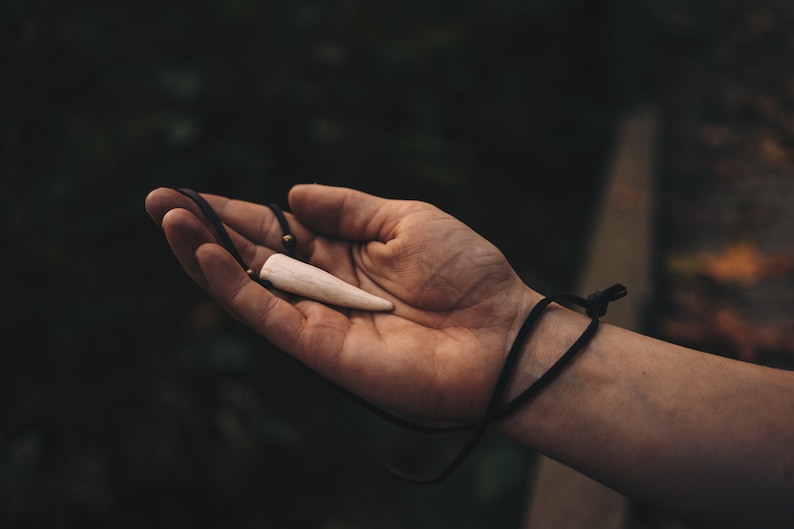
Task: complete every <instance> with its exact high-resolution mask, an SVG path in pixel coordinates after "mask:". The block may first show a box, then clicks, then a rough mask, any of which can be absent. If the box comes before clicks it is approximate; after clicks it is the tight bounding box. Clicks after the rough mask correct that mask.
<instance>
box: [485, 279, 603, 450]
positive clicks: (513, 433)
mask: <svg viewBox="0 0 794 529" xmlns="http://www.w3.org/2000/svg"><path fill="white" fill-rule="evenodd" d="M542 299H543V298H542V297H541V296H540V295H537V300H536V301H535V302H534V303H533V304H532V305H531V307H530V310H531V308H532V307H534V306H535V305H536V304H537V303H538V302H540V301H541V300H542ZM589 323H590V318H589V317H587V316H585V315H583V314H579V313H578V312H575V311H573V310H570V309H567V308H565V307H563V306H561V305H559V304H557V303H551V304H549V305H548V306H547V307H546V308H545V309H543V312H542V313H541V315H540V317H539V318H538V320H537V321H536V323H535V324H534V325H533V327H532V329H531V331H530V333H529V334H528V335H527V337H526V339H525V340H524V343H523V344H522V345H521V356H520V360H519V361H518V364H517V366H516V368H515V371H514V375H513V377H512V379H511V381H510V384H509V386H508V389H507V393H506V395H505V398H504V401H503V404H504V403H507V402H510V401H512V400H513V399H515V398H516V397H518V396H519V395H520V394H521V393H522V392H524V390H526V389H527V388H529V387H530V386H532V385H533V384H535V383H536V381H537V380H538V379H539V378H540V377H541V376H543V375H544V374H545V373H547V372H548V371H549V369H550V368H552V366H553V365H554V364H555V363H556V362H557V361H558V360H559V359H560V357H561V356H563V354H565V352H566V351H567V350H568V349H569V348H570V347H571V346H572V344H574V342H576V341H577V339H578V338H579V337H580V336H581V335H582V332H583V331H584V330H585V329H586V328H587V326H588V324H589ZM587 348H588V345H587V344H585V346H584V350H582V351H580V354H586V349H587ZM576 360H577V359H576V358H575V357H574V358H573V359H572V360H571V363H575V362H576ZM570 367H571V366H570V365H568V366H566V367H565V368H563V371H562V372H560V373H559V374H558V376H557V377H554V378H553V379H552V380H551V381H550V382H549V383H548V386H545V387H543V388H542V389H541V390H540V392H539V393H538V394H536V395H535V396H533V397H532V398H530V399H529V400H528V401H527V402H526V403H524V404H523V405H521V406H520V407H519V408H517V409H516V410H515V411H514V413H511V414H510V415H508V416H506V417H505V418H504V419H502V420H500V421H498V422H497V424H495V425H494V426H495V427H496V428H498V429H499V430H500V431H501V432H503V433H505V434H507V435H508V436H510V437H517V438H520V439H521V440H522V442H528V441H530V439H528V432H529V434H530V435H531V434H534V433H542V432H544V431H549V429H550V428H552V425H553V421H555V420H557V421H558V420H559V417H561V416H562V415H563V414H561V413H559V412H560V411H561V407H562V406H564V405H565V404H564V395H565V391H566V390H565V389H563V388H565V387H567V386H568V385H567V384H566V383H565V382H564V381H561V380H559V379H561V378H565V377H566V375H567V373H566V371H568V369H569V368H570ZM526 425H531V426H530V427H529V428H527V427H526ZM530 444H534V443H531V441H530Z"/></svg>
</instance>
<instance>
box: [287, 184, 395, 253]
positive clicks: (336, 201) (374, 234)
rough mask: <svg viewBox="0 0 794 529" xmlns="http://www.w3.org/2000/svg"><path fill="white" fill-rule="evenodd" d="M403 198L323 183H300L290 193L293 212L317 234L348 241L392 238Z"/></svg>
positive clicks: (383, 240)
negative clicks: (377, 194)
mask: <svg viewBox="0 0 794 529" xmlns="http://www.w3.org/2000/svg"><path fill="white" fill-rule="evenodd" d="M404 204H405V202H404V201H399V200H387V199H385V198H380V197H376V196H374V195H369V194H367V193H363V192H361V191H356V190H354V189H349V188H344V187H331V186H325V185H320V184H301V185H297V186H295V187H293V188H292V189H291V190H290V193H289V205H290V209H291V210H292V212H293V214H295V216H296V217H298V218H299V219H300V221H301V222H303V223H304V224H306V226H308V227H309V228H311V229H312V230H314V231H315V232H317V233H320V234H322V235H325V236H328V237H334V238H339V239H345V240H348V241H375V240H377V241H382V242H385V241H387V240H389V239H391V238H393V233H392V232H393V230H394V228H395V227H396V225H397V223H398V222H399V220H400V217H401V214H400V213H401V211H402V209H403V208H402V207H403V205H404Z"/></svg>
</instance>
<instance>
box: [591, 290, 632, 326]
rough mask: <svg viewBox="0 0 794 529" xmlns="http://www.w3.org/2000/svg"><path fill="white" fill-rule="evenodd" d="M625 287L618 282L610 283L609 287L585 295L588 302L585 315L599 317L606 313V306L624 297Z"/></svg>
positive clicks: (626, 291) (625, 293) (626, 292)
mask: <svg viewBox="0 0 794 529" xmlns="http://www.w3.org/2000/svg"><path fill="white" fill-rule="evenodd" d="M628 293H629V292H628V290H626V287H624V286H623V285H621V284H620V283H618V284H616V285H612V286H611V287H609V288H607V289H604V290H599V291H597V292H593V293H592V294H590V295H589V296H587V301H588V302H589V303H590V308H588V309H587V311H586V312H587V315H588V316H590V317H591V318H600V317H601V316H603V315H604V314H606V313H607V306H608V305H609V304H610V303H612V302H613V301H616V300H618V299H620V298H623V297H626V295H627V294H628Z"/></svg>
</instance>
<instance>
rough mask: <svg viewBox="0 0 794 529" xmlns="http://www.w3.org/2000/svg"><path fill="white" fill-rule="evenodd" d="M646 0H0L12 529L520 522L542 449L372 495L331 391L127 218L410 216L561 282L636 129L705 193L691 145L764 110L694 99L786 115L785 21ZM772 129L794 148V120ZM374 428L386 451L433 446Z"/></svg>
mask: <svg viewBox="0 0 794 529" xmlns="http://www.w3.org/2000/svg"><path fill="white" fill-rule="evenodd" d="M663 4H664V7H661V4H660V3H658V2H650V1H643V0H639V1H638V0H633V1H628V0H558V1H551V0H500V1H496V2H485V1H472V2H448V1H442V0H424V1H422V2H418V1H402V2H381V1H376V2H363V1H359V0H326V1H323V2H320V1H309V0H289V1H287V0H263V1H251V0H229V1H224V2H221V1H216V2H211V1H204V0H198V1H196V0H194V1H191V2H186V1H177V0H161V1H151V0H139V1H137V2H123V1H119V0H103V1H101V2H100V1H92V0H72V1H69V2H65V1H54V0H53V1H46V0H40V1H36V0H30V1H22V0H4V1H3V2H2V4H1V5H0V96H2V97H0V175H2V190H3V191H2V194H1V195H0V197H1V198H0V200H2V209H1V210H0V211H1V212H2V218H3V220H2V230H3V231H2V233H3V247H4V250H3V259H2V272H3V275H2V277H3V289H2V290H3V296H2V298H3V303H4V306H5V309H4V310H3V317H2V335H0V343H1V344H2V346H1V349H0V525H1V526H3V527H48V528H49V527H52V528H60V527H92V526H98V527H120V528H121V527H140V526H143V525H145V526H147V527H171V528H178V527H219V528H220V527H234V528H238V527H239V528H243V527H279V528H289V527H301V528H309V527H311V528H324V529H332V528H333V529H342V528H360V527H380V528H384V529H385V528H391V527H394V528H398V527H416V528H425V527H427V528H430V527H434V528H441V527H456V528H469V527H471V528H473V527H517V525H518V523H519V520H520V518H521V514H522V509H523V501H524V496H525V491H526V481H527V476H528V473H529V469H530V468H531V465H532V462H533V459H534V456H533V454H532V453H531V452H529V451H527V450H524V449H521V448H519V447H516V446H514V445H512V444H509V443H507V442H505V441H501V440H499V439H496V438H492V439H489V440H488V441H487V442H486V443H485V445H484V446H483V447H482V448H481V449H480V450H479V451H478V452H477V453H476V454H475V456H474V457H473V458H472V460H471V461H470V462H469V463H467V464H466V465H465V466H464V468H463V469H462V470H461V471H460V472H459V473H458V474H457V475H456V476H454V477H453V478H452V479H450V480H449V481H448V482H446V483H444V484H442V485H439V486H434V487H415V486H411V485H406V484H403V483H401V482H399V481H397V480H395V479H394V478H392V477H390V476H388V475H385V474H383V473H382V472H381V471H380V470H379V469H377V468H376V467H375V466H374V465H373V464H372V463H371V462H370V461H369V460H368V459H367V457H366V456H365V455H364V454H363V453H361V452H360V451H359V450H358V448H357V447H356V445H355V443H354V442H353V441H352V440H351V438H350V436H349V435H348V434H347V432H346V431H345V429H344V426H343V422H342V421H341V420H339V418H338V417H337V415H336V413H335V411H334V406H333V399H329V397H330V396H331V394H330V392H329V390H328V389H327V388H325V387H324V386H323V384H322V383H320V382H318V381H317V380H315V379H314V378H312V377H310V376H308V375H307V374H306V373H304V372H303V371H302V370H300V369H298V368H296V366H294V365H293V364H292V363H291V362H289V361H287V360H286V359H284V358H283V357H282V355H281V353H279V352H278V351H276V350H274V349H273V348H272V347H271V346H270V345H269V344H267V343H265V342H264V341H263V340H261V339H259V338H258V337H256V336H253V335H252V333H250V332H249V331H248V330H247V329H245V328H243V327H241V326H240V325H239V324H237V323H236V322H234V321H232V320H231V319H230V318H228V317H227V316H226V315H225V314H224V313H222V312H221V311H220V310H219V309H218V308H217V307H216V306H215V305H214V303H213V302H211V301H210V300H209V299H208V298H207V297H206V296H205V295H204V294H203V293H202V292H200V291H199V290H198V289H197V288H196V287H195V286H194V285H193V284H192V283H191V282H190V281H189V280H188V279H187V278H186V277H185V276H184V275H183V274H182V272H181V270H180V269H179V267H178V265H177V263H176V261H175V260H174V259H173V258H172V256H171V254H170V250H169V249H168V247H167V245H166V243H165V241H164V239H163V237H162V236H161V234H160V232H159V229H158V228H157V227H156V226H155V225H154V224H152V223H151V222H150V220H149V219H148V217H147V216H146V215H145V212H144V209H143V199H144V197H145V196H146V194H147V192H148V191H149V190H151V189H153V188H155V187H158V186H185V187H190V188H193V189H196V190H200V191H207V192H213V193H217V194H223V195H227V196H233V197H236V198H242V199H246V200H251V201H273V202H280V203H282V204H284V203H285V198H286V193H287V190H288V189H289V188H290V187H291V186H292V185H294V184H295V183H299V182H322V183H327V184H336V185H346V186H353V187H357V188H360V189H363V190H365V191H368V192H372V193H376V194H381V195H385V196H389V197H395V198H418V199H422V200H427V201H430V202H434V203H435V204H437V205H439V206H440V207H442V208H444V209H446V210H447V211H449V212H451V213H452V214H454V215H456V216H457V217H459V218H461V219H462V220H464V221H465V222H467V223H468V224H470V225H471V226H472V227H474V228H475V229H477V230H478V231H479V232H480V233H482V234H483V235H485V236H486V237H487V238H489V239H490V240H492V241H493V242H494V243H495V244H497V246H499V247H500V248H502V249H503V251H504V252H505V254H506V255H507V256H508V258H509V259H510V260H511V262H513V263H514V265H515V267H516V269H517V270H518V271H519V272H520V273H521V275H522V277H524V279H525V280H526V281H527V282H528V283H530V284H531V285H532V286H533V287H535V288H537V289H539V290H541V291H544V292H551V291H560V290H568V289H570V288H571V285H572V282H573V280H574V278H575V276H576V274H577V272H578V263H579V261H580V258H581V254H582V251H583V244H584V239H585V237H586V235H587V230H586V226H587V224H588V222H589V220H590V216H591V215H592V208H593V197H594V196H595V194H596V192H597V190H598V189H599V185H600V180H601V177H602V175H603V173H604V170H605V164H606V162H607V160H608V157H609V153H610V149H611V148H612V140H613V137H614V131H615V127H616V123H617V122H618V119H619V117H620V116H621V115H622V113H623V112H624V111H626V110H627V109H630V108H633V107H634V106H635V105H637V104H644V103H648V102H652V103H653V104H654V105H657V106H658V108H660V109H662V110H663V115H664V116H665V118H664V119H665V123H666V125H667V127H666V129H665V130H666V131H667V132H666V136H665V139H664V143H665V146H666V147H667V148H668V149H673V148H676V149H677V150H676V152H677V153H679V154H678V158H671V160H672V161H670V162H668V163H666V164H665V165H664V166H663V167H662V168H661V169H662V171H663V176H665V177H666V178H667V180H665V181H670V182H674V183H675V185H677V186H678V187H675V186H673V189H674V190H675V189H685V190H687V193H697V192H698V190H700V191H702V190H703V189H704V188H703V186H702V185H700V184H697V185H695V187H694V188H693V187H692V186H691V185H690V180H688V179H690V178H692V177H693V176H692V175H698V174H706V173H708V169H707V168H705V169H704V166H702V165H701V166H699V165H697V163H694V162H693V160H698V159H699V158H698V156H699V154H700V152H699V151H697V150H696V149H694V148H692V149H690V150H687V149H686V148H684V146H685V141H684V139H685V138H686V135H685V134H684V133H682V132H680V130H682V129H681V128H680V127H679V124H680V123H682V122H686V123H688V122H687V119H689V120H690V121H691V120H692V119H695V120H696V119H700V117H702V115H703V114H704V113H705V114H708V113H709V112H711V113H712V114H709V115H710V116H712V117H713V116H714V115H717V116H722V115H726V114H727V115H729V116H733V117H735V118H736V119H740V120H744V121H743V122H747V121H748V120H752V119H753V117H754V116H756V114H753V113H752V110H747V107H746V106H742V104H741V101H740V102H738V103H737V101H736V99H735V98H734V99H730V98H728V99H724V100H723V99H719V98H717V99H714V98H711V97H709V92H708V90H706V92H704V91H703V87H704V86H705V87H707V88H708V87H712V88H713V87H723V86H733V87H736V86H739V87H743V88H747V87H748V86H749V87H751V88H752V87H756V85H754V84H752V83H754V82H757V83H758V84H757V86H758V87H761V86H763V87H764V88H763V89H764V90H767V91H768V92H769V97H770V98H771V99H772V100H773V101H774V100H775V97H776V96H779V95H781V94H783V95H785V96H786V97H787V98H788V99H787V101H789V102H790V101H791V99H792V94H794V82H792V78H791V75H790V74H788V73H787V69H788V68H789V67H790V64H791V63H790V62H787V61H786V59H785V58H786V57H791V55H790V52H791V51H792V48H791V43H790V41H789V40H787V39H786V38H783V37H785V36H786V35H787V34H788V32H787V31H784V30H783V29H782V28H783V27H785V26H783V25H782V23H781V20H782V21H785V20H789V21H791V20H792V17H791V9H790V8H786V7H785V3H781V2H773V1H765V2H760V3H754V4H753V5H754V6H755V7H752V9H751V8H750V7H747V3H745V2H731V1H720V2H702V1H686V2H685V1H678V0H675V1H672V2H664V3H663ZM759 6H760V7H759ZM761 7H765V8H766V9H768V11H767V12H765V13H766V17H765V18H764V17H763V16H761V18H758V24H760V25H761V26H763V24H772V26H773V27H772V29H771V30H769V31H767V32H764V28H763V27H761V29H759V30H758V31H760V33H753V31H754V30H753V29H752V28H753V27H756V26H757V25H758V24H756V26H748V25H747V24H748V21H752V20H755V19H753V18H752V16H756V17H758V16H760V15H757V13H756V11H758V10H759V9H760V8H761ZM751 10H752V11H753V13H756V14H755V15H753V13H750V12H749V11H751ZM781 13H782V14H781ZM786 17H788V18H786ZM788 27H789V28H790V27H791V25H789V26H788ZM737 34H738V36H737ZM781 36H782V37H781ZM753 45H755V46H756V47H755V48H753V47H752V46H753ZM786 53H789V54H788V55H786ZM759 57H760V58H759ZM764 61H767V62H764ZM786 65H788V66H786ZM714 90H716V89H714ZM759 90H761V89H760V88H759ZM753 108H755V107H753ZM693 109H694V110H693ZM785 110H786V111H789V110H791V106H786V107H785ZM748 112H750V113H749V114H748ZM693 115H694V116H695V118H692V116H693ZM785 115H786V116H790V114H785ZM765 116H766V115H765ZM762 118H763V119H766V122H767V123H768V122H774V124H775V127H776V128H772V129H771V130H773V132H775V131H776V132H775V133H776V134H777V136H775V138H778V139H779V141H778V142H777V144H776V145H777V146H778V147H780V149H782V150H783V151H784V154H785V152H788V150H790V149H791V147H792V128H793V126H792V123H794V121H791V122H789V121H786V120H784V119H783V118H782V117H781V113H780V112H779V111H776V110H774V109H773V110H771V111H770V113H769V115H768V116H766V117H765V118H764V117H763V116H762ZM762 118H758V119H761V120H762ZM786 119H788V118H786ZM776 120H777V121H776ZM778 121H780V123H778ZM685 130H691V129H686V128H685ZM677 131H678V132H677ZM709 138H712V139H713V137H709ZM709 138H706V140H708V139H709ZM780 138H782V139H780ZM706 140H704V141H706ZM724 145H725V144H724V143H723V144H720V145H719V147H721V148H724ZM688 146H689V144H686V147H688ZM773 147H774V145H773ZM770 152H772V154H773V155H774V153H776V152H779V151H775V150H774V149H773V150H772V151H770ZM775 159H776V160H777V161H778V162H780V163H783V162H785V161H786V160H788V158H785V156H784V158H783V159H781V158H780V157H778V158H775ZM781 160H783V161H782V162H781ZM773 161H774V160H773ZM786 163H788V162H786ZM786 167H787V166H786ZM695 178H697V177H695ZM692 189H694V191H692ZM329 402H330V403H329ZM362 420H364V421H366V419H362ZM368 428H369V429H370V430H371V432H370V433H371V434H372V435H373V438H374V440H375V441H374V442H375V444H376V446H377V447H378V448H379V450H381V451H382V453H383V454H384V455H385V456H386V457H391V458H393V459H397V460H400V459H407V460H411V459H412V454H411V453H410V452H411V450H417V451H419V450H420V448H411V447H419V446H423V445H419V444H415V442H414V440H406V441H404V442H403V441H402V437H401V436H400V435H399V434H397V433H395V432H392V431H390V430H388V429H385V430H382V429H381V427H380V426H378V425H377V424H372V425H370V426H368ZM432 445H433V447H434V448H433V450H435V452H434V453H435V454H438V455H439V457H443V456H444V455H447V454H449V453H451V452H452V451H454V448H455V447H456V444H455V442H454V440H452V441H449V442H443V441H440V442H439V443H438V444H436V443H432Z"/></svg>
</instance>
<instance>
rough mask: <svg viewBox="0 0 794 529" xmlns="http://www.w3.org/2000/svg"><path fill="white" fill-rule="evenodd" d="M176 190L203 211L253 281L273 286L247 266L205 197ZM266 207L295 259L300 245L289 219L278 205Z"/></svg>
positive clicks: (225, 246)
mask: <svg viewBox="0 0 794 529" xmlns="http://www.w3.org/2000/svg"><path fill="white" fill-rule="evenodd" d="M174 190H175V191H178V192H179V193H182V194H183V195H185V196H186V197H188V198H189V199H190V200H192V201H193V202H194V203H195V204H196V205H197V206H198V207H199V208H200V209H201V211H202V212H203V213H204V215H205V216H206V217H207V220H209V221H210V224H212V227H213V229H214V230H215V233H216V235H217V236H218V239H219V240H220V243H221V244H222V245H223V247H224V248H226V251H227V252H229V253H230V254H231V255H232V257H234V260H235V261H237V262H238V263H239V265H240V266H241V267H242V269H243V270H245V273H246V274H248V277H250V278H251V279H253V280H254V281H256V282H257V283H259V284H260V285H263V286H264V287H266V288H270V287H272V286H273V285H272V284H271V283H270V281H263V280H261V279H259V275H258V274H257V273H256V272H255V271H254V270H253V269H252V268H251V267H250V266H248V265H247V264H246V262H245V260H244V259H243V258H242V256H241V255H240V252H238V251H237V248H236V247H235V246H234V243H233V242H232V238H231V237H230V236H229V232H227V231H226V227H225V226H224V224H223V221H222V220H221V218H220V217H219V216H218V214H217V213H216V212H215V210H214V209H213V208H212V206H210V203H209V202H207V199H205V198H204V197H203V196H201V195H200V194H199V193H196V192H195V191H193V190H192V189H187V188H185V187H180V188H174ZM265 206H267V207H268V208H270V210H271V211H272V212H273V215H274V216H275V217H276V220H277V221H278V224H279V226H280V227H281V245H282V246H283V247H284V249H285V250H286V251H287V255H289V256H290V257H292V258H295V248H296V246H297V245H298V240H297V239H296V238H295V236H294V235H293V234H292V232H291V231H290V229H289V223H288V222H287V217H286V216H285V215H284V212H283V211H282V210H281V208H280V207H278V206H277V205H276V204H270V203H267V204H265Z"/></svg>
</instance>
